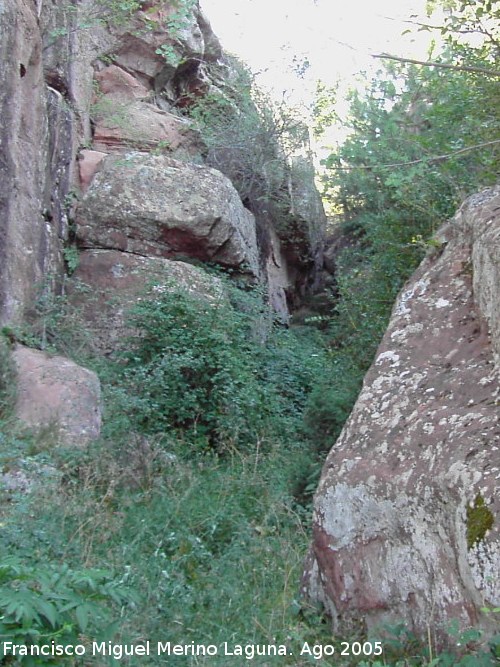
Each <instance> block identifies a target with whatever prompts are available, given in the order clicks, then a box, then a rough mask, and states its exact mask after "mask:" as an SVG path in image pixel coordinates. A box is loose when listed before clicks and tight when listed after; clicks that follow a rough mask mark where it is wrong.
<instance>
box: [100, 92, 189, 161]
mask: <svg viewBox="0 0 500 667" xmlns="http://www.w3.org/2000/svg"><path fill="white" fill-rule="evenodd" d="M93 147H94V148H95V149H96V150H98V151H115V150H119V151H121V152H124V151H130V150H131V149H136V150H141V151H147V150H151V151H160V152H167V153H170V154H172V155H173V156H175V154H176V152H177V151H178V150H179V149H180V148H182V153H183V155H184V156H185V157H190V156H191V157H193V156H194V155H197V154H199V153H200V150H201V146H200V143H199V141H198V139H197V137H196V134H195V133H194V132H193V131H192V129H191V128H190V125H189V123H188V122H186V121H183V120H182V119H181V118H179V117H178V116H175V115H174V114H171V113H168V112H167V111H162V110H161V109H158V107H155V106H153V105H152V104H147V103H146V102H134V103H122V102H119V103H115V102H112V103H111V105H110V106H107V107H103V112H102V113H99V114H96V116H95V129H94V143H93Z"/></svg>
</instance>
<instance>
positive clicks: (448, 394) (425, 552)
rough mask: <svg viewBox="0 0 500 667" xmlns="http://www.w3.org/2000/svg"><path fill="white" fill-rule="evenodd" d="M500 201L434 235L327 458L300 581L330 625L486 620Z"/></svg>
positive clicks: (496, 448) (419, 627) (491, 550)
mask: <svg viewBox="0 0 500 667" xmlns="http://www.w3.org/2000/svg"><path fill="white" fill-rule="evenodd" d="M499 211H500V191H499V190H498V189H497V190H492V191H489V192H486V193H483V194H482V195H481V196H480V197H476V198H472V199H470V200H469V201H468V202H467V203H466V205H465V206H464V207H463V208H462V210H461V211H460V212H459V214H458V216H457V217H456V218H455V219H454V220H453V221H451V223H449V224H448V226H447V227H446V228H444V229H443V230H442V231H441V234H440V236H439V238H440V239H441V242H442V245H441V247H440V248H439V249H436V250H435V251H434V253H433V254H432V255H431V256H429V257H428V258H427V259H426V260H425V261H424V262H423V263H422V265H421V266H420V268H419V269H418V271H417V272H416V273H415V275H414V276H413V278H412V279H411V280H410V281H409V283H408V284H407V285H406V286H405V288H404V289H403V291H402V292H401V294H400V296H399V298H398V301H397V303H396V306H395V308H394V311H393V313H392V317H391V320H390V323H389V327H388V330H387V332H386V334H385V336H384V338H383V341H382V343H381V345H380V347H379V350H378V352H377V355H376V358H375V361H374V363H373V365H372V367H371V368H370V370H369V372H368V374H367V376H366V378H365V382H364V385H363V389H362V391H361V394H360V396H359V398H358V401H357V403H356V405H355V407H354V409H353V412H352V414H351V416H350V418H349V420H348V422H347V423H346V425H345V427H344V429H343V431H342V433H341V435H340V437H339V439H338V441H337V442H336V443H335V445H334V446H333V448H332V450H331V452H330V454H329V456H328V458H327V461H326V463H325V466H324V469H323V473H322V476H321V480H320V484H319V488H318V491H317V494H316V497H315V503H314V520H313V544H312V550H311V554H310V558H309V560H308V564H307V569H306V573H305V591H306V592H307V593H308V594H309V595H310V596H311V597H312V598H313V599H316V600H320V601H322V602H323V603H324V604H325V605H326V607H327V609H328V610H329V612H330V613H331V615H332V617H333V619H334V624H335V625H336V627H337V628H338V629H343V628H344V629H345V628H346V627H348V626H349V624H350V623H351V622H359V621H360V620H361V621H362V622H365V624H366V625H367V626H368V627H374V626H379V625H382V624H383V623H384V622H388V623H391V624H396V623H399V622H401V621H404V622H406V623H407V625H408V626H410V628H411V629H413V630H415V631H417V632H419V633H422V634H424V633H427V630H428V629H429V628H431V631H432V633H433V634H434V633H436V634H438V635H439V634H440V633H441V632H442V631H443V628H445V627H446V626H447V625H448V623H449V622H450V621H451V620H452V619H458V620H459V622H460V625H461V626H462V627H465V626H468V625H471V624H479V625H482V626H483V627H485V628H486V629H487V628H489V627H490V625H491V624H492V623H493V622H494V619H493V618H492V617H491V615H490V616H488V615H485V614H483V613H482V612H481V609H482V608H483V607H494V606H499V605H500V578H499V577H498V573H499V572H500V473H499V470H500V423H499V402H498V401H499V398H498V397H499V375H498V368H496V367H495V364H494V355H493V349H494V348H496V349H498V343H499V341H498V330H497V329H496V328H495V327H496V326H497V323H498V320H497V319H496V318H497V315H498V297H499V291H500V281H499V280H498V277H497V278H496V279H495V277H494V276H495V275H496V276H498V273H495V272H498V258H499V254H498V238H499V232H500V218H499ZM495 243H496V244H497V245H496V246H495V245H494V244H495ZM495 247H496V248H497V250H496V251H495V250H494V248H495ZM495 267H496V268H495ZM478 272H479V273H478ZM473 275H474V281H473V277H472V276H473ZM473 282H474V290H473ZM474 297H475V298H474ZM495 304H496V305H495ZM482 312H483V313H484V315H486V316H487V317H488V318H489V322H490V332H488V326H487V321H486V320H485V319H484V318H483V315H482ZM495 313H496V315H495ZM490 334H493V342H492V341H491V339H490ZM492 343H493V344H492ZM490 629H491V628H490Z"/></svg>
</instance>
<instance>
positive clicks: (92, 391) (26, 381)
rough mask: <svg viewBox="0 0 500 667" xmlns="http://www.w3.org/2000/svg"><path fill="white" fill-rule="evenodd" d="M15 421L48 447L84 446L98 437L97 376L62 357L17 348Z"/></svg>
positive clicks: (98, 387) (15, 357)
mask: <svg viewBox="0 0 500 667" xmlns="http://www.w3.org/2000/svg"><path fill="white" fill-rule="evenodd" d="M13 359H14V364H15V367H16V372H17V402H16V409H15V414H16V417H17V418H18V419H19V420H20V421H21V422H22V423H24V424H25V425H26V426H28V427H29V428H31V429H32V430H34V431H35V432H40V431H42V430H43V431H44V435H45V437H46V438H50V440H51V444H64V445H75V446H84V445H86V444H88V443H89V442H90V441H91V440H95V439H96V438H98V437H99V432H100V426H101V397H100V383H99V379H98V377H97V375H96V374H95V373H93V372H92V371H90V370H88V369H86V368H82V367H81V366H79V365H78V364H75V363H74V362H73V361H70V360H69V359H65V358H64V357H59V356H54V357H50V356H49V355H47V354H45V353H44V352H41V351H39V350H31V349H29V348H27V347H24V346H22V345H18V346H17V347H16V349H15V350H14V352H13Z"/></svg>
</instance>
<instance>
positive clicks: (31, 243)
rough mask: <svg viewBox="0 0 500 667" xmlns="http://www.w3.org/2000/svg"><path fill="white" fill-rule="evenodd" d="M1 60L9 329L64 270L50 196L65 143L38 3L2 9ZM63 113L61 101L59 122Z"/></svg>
mask: <svg viewBox="0 0 500 667" xmlns="http://www.w3.org/2000/svg"><path fill="white" fill-rule="evenodd" d="M0 61H1V62H2V63H3V65H2V67H0V154H1V158H0V321H1V322H6V321H9V320H10V321H12V320H16V319H20V318H21V317H22V315H23V311H24V308H25V306H26V303H27V302H29V300H30V299H31V298H32V296H33V291H34V286H35V285H36V284H38V283H40V282H41V281H42V279H43V278H44V277H46V276H49V275H50V274H51V273H53V272H54V270H56V268H57V267H58V257H57V248H58V235H59V233H61V231H62V230H61V229H60V226H61V224H62V223H61V220H60V219H59V220H57V219H54V216H53V212H52V206H51V202H50V197H47V196H46V193H47V186H48V184H50V180H51V175H52V174H51V172H53V171H56V170H57V165H55V164H54V165H51V162H52V160H51V157H53V162H57V154H58V152H59V150H60V145H59V143H60V141H64V138H63V137H61V136H60V135H59V134H58V131H57V130H58V129H59V126H56V127H55V128H53V130H52V131H51V132H50V133H49V126H48V119H49V104H48V96H47V93H46V87H45V81H44V74H43V66H42V65H43V64H42V42H41V37H40V33H39V30H38V25H37V17H36V15H35V13H34V5H33V3H31V2H27V1H26V2H23V1H21V0H6V2H3V3H2V5H1V6H0ZM59 113H63V112H62V111H61V108H60V100H59V99H58V98H57V96H56V94H54V97H52V114H51V115H52V116H53V117H56V116H57V115H58V114H59ZM62 125H64V121H63V123H62ZM51 140H52V141H51ZM50 143H51V144H52V145H49V144H50Z"/></svg>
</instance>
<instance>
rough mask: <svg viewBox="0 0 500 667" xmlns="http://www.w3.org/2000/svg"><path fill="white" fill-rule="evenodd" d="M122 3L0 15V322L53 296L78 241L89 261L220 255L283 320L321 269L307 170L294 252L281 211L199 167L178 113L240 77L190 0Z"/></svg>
mask: <svg viewBox="0 0 500 667" xmlns="http://www.w3.org/2000/svg"><path fill="white" fill-rule="evenodd" d="M129 4H132V3H129ZM126 5H127V3H123V6H124V7H126ZM113 7H114V5H113V4H112V3H107V2H106V1H105V0H103V2H100V3H94V2H91V1H88V0H85V1H84V2H81V3H78V5H77V7H76V8H75V6H73V5H72V4H70V3H68V4H65V3H58V2H55V1H52V2H50V0H40V1H39V2H37V3H36V4H35V3H34V2H32V1H31V0H30V1H27V0H7V1H6V2H5V3H3V5H2V8H1V10H0V49H1V53H0V55H1V58H2V62H3V63H5V64H7V66H4V67H2V68H1V74H0V77H1V89H0V90H1V93H0V118H1V121H0V122H1V126H0V140H1V149H2V160H1V162H0V299H1V302H0V322H1V323H8V322H9V323H12V322H16V321H20V320H22V319H23V318H24V317H25V316H26V313H27V311H28V310H29V308H30V306H31V305H32V303H33V301H34V299H35V296H36V294H37V293H39V292H40V290H41V289H46V290H55V291H57V290H58V289H60V284H61V280H62V276H63V273H64V262H63V255H64V248H65V246H67V244H68V238H69V236H71V235H72V238H73V237H75V235H76V239H77V241H78V244H79V246H80V249H81V251H82V253H83V254H82V255H81V264H82V265H84V266H86V267H87V268H88V265H89V262H90V261H91V260H92V261H95V257H96V256H97V255H96V250H99V249H103V250H104V249H106V250H109V251H114V252H115V253H128V254H130V253H133V254H136V255H138V256H141V257H145V258H150V257H153V258H160V257H161V258H162V259H163V260H177V261H179V260H182V259H187V260H188V261H189V260H192V259H196V260H201V261H211V262H217V263H220V264H222V265H223V266H226V267H228V268H232V269H235V270H237V271H239V272H240V273H242V274H246V275H248V276H249V277H250V278H251V279H252V280H254V281H255V280H256V281H260V282H261V283H262V284H264V285H266V286H267V288H268V291H269V295H270V301H271V304H272V305H273V306H274V308H275V309H276V310H277V311H278V312H279V313H280V314H281V315H282V316H283V317H284V318H286V317H287V314H288V306H287V301H289V300H290V298H292V297H293V294H294V293H296V292H300V291H301V290H303V289H308V286H311V285H312V284H314V280H315V279H314V275H315V273H316V272H317V268H318V266H319V263H320V256H321V238H322V228H323V225H324V222H325V218H324V213H323V210H322V207H321V206H320V205H318V202H319V197H318V195H317V192H316V190H315V187H314V182H313V175H312V173H309V174H308V176H307V178H305V179H303V182H302V183H301V188H302V190H301V191H300V192H299V189H298V188H296V189H295V191H294V193H293V194H290V200H289V203H288V206H289V208H290V210H291V209H293V208H296V209H297V210H300V214H299V215H298V216H292V217H293V220H294V221H296V222H297V224H298V225H299V226H300V228H301V229H302V230H305V232H304V234H303V235H302V238H301V239H300V245H301V247H300V251H299V250H294V248H295V246H294V243H293V242H292V243H291V245H290V244H289V245H290V247H287V249H286V252H285V251H284V250H283V248H282V240H280V238H279V234H277V233H276V231H275V229H274V227H276V226H277V222H276V220H275V219H273V217H272V216H271V217H269V216H267V217H265V218H264V217H262V219H260V220H259V212H258V211H255V212H253V213H251V212H250V211H249V210H248V209H247V208H245V206H244V205H243V203H242V202H241V201H240V197H239V196H238V193H237V192H236V190H235V189H234V187H233V186H232V184H231V182H230V181H229V180H228V179H227V178H225V177H224V176H222V175H221V174H220V173H219V172H216V171H214V170H213V169H211V168H209V167H206V166H204V164H203V163H204V159H205V157H204V156H205V155H206V146H205V145H204V142H203V141H202V140H201V138H200V136H199V134H198V133H197V132H196V131H195V130H194V128H193V125H192V123H191V122H190V121H189V119H188V118H186V116H185V115H183V113H181V112H180V111H179V110H181V109H185V108H186V107H188V106H189V105H190V104H192V102H193V100H199V99H202V98H203V97H204V96H206V95H207V94H209V93H211V92H213V91H214V90H219V91H220V89H221V86H222V87H223V86H224V85H226V84H227V85H228V86H230V85H231V81H232V76H233V75H232V72H231V68H230V67H229V66H228V64H227V63H226V62H225V61H223V59H222V58H223V56H222V49H221V46H220V44H219V42H218V40H217V38H216V37H215V35H214V34H213V32H212V30H211V28H210V25H209V24H208V22H207V20H206V19H205V17H203V15H202V14H201V12H200V11H199V8H198V6H197V3H196V2H188V0H183V2H181V3H169V2H160V1H153V2H147V3H142V5H141V10H140V11H137V12H135V13H127V12H126V11H125V10H123V11H124V13H123V15H121V16H120V15H116V13H113V11H114V10H113ZM215 65H217V68H218V70H217V71H218V74H217V78H216V79H217V80H215V79H214V77H213V76H212V74H211V72H210V67H214V66H215ZM221 72H222V74H221ZM152 153H153V155H151V154H152ZM286 169H288V167H286V166H285V171H286ZM98 171H100V173H99V175H98V176H97V177H95V175H96V173H97V172H98ZM256 176H257V177H262V174H257V175H256ZM94 177H95V178H94ZM306 181H307V183H306ZM75 201H78V205H77V206H76V207H75ZM75 215H76V229H73V231H72V232H70V231H69V229H70V227H71V228H73V225H74V222H75V220H74V217H75ZM259 224H260V225H261V226H262V225H265V226H266V228H267V229H268V238H271V240H272V242H271V243H266V244H263V243H261V241H260V239H259V238H258V234H257V227H258V226H259ZM87 252H88V253H91V256H89V257H87V255H86V253H87ZM115 259H116V262H115V264H114V266H115V273H116V271H117V270H119V271H125V272H126V271H127V268H126V267H127V266H128V263H127V261H124V262H121V261H120V256H119V255H116V256H115ZM116 267H118V268H116ZM124 267H125V268H124ZM75 277H76V278H78V272H77V275H76V276H75ZM86 278H87V279H89V280H90V286H91V287H92V272H91V271H90V272H87V274H86ZM101 278H102V276H101ZM110 286H111V283H110Z"/></svg>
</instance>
